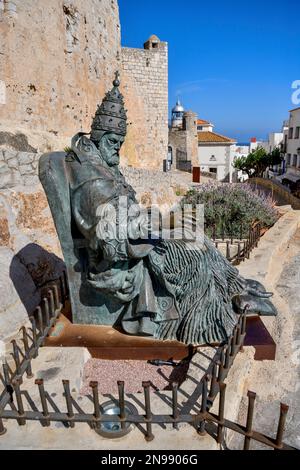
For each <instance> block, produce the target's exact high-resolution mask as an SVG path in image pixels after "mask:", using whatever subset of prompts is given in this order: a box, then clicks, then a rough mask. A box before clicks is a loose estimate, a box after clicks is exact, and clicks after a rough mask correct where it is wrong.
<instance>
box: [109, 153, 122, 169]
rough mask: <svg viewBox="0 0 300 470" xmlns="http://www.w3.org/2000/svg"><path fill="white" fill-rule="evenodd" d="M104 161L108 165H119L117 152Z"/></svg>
mask: <svg viewBox="0 0 300 470" xmlns="http://www.w3.org/2000/svg"><path fill="white" fill-rule="evenodd" d="M106 163H107V164H108V165H109V166H117V165H119V163H120V156H119V154H118V153H114V154H113V155H111V156H110V157H109V158H108V159H107V160H106Z"/></svg>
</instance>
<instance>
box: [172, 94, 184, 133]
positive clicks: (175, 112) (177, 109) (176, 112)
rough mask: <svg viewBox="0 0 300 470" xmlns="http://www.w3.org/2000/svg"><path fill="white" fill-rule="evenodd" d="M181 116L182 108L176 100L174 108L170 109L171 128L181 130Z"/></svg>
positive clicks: (182, 113)
mask: <svg viewBox="0 0 300 470" xmlns="http://www.w3.org/2000/svg"><path fill="white" fill-rule="evenodd" d="M183 115H184V107H183V106H182V104H181V103H180V101H179V100H177V103H176V106H174V108H173V109H172V127H179V128H180V129H182V126H183Z"/></svg>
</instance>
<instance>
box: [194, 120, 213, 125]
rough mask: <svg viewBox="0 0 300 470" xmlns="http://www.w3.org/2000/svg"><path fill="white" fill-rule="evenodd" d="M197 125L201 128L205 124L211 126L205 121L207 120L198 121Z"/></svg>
mask: <svg viewBox="0 0 300 470" xmlns="http://www.w3.org/2000/svg"><path fill="white" fill-rule="evenodd" d="M197 124H198V126H201V125H203V124H210V122H209V121H205V119H198V121H197Z"/></svg>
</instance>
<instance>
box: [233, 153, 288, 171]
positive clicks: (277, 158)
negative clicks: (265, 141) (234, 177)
mask: <svg viewBox="0 0 300 470" xmlns="http://www.w3.org/2000/svg"><path fill="white" fill-rule="evenodd" d="M281 162H282V157H281V154H280V149H279V148H275V149H274V150H273V151H272V152H270V153H267V152H266V150H265V149H264V148H262V147H258V149H257V150H255V151H254V152H252V153H249V155H248V156H247V157H239V158H237V159H236V160H235V161H234V164H233V166H234V168H235V169H236V170H240V171H244V172H246V173H247V175H248V176H249V178H255V177H262V176H263V174H264V172H265V171H266V169H267V168H269V167H272V166H273V165H280V163H281Z"/></svg>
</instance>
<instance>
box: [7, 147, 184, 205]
mask: <svg viewBox="0 0 300 470" xmlns="http://www.w3.org/2000/svg"><path fill="white" fill-rule="evenodd" d="M40 156H41V154H40V153H32V152H18V151H15V150H1V149H0V190H4V189H12V190H13V189H14V188H17V187H27V188H31V189H32V188H34V187H39V177H38V161H39V158H40ZM121 169H122V172H123V174H124V176H125V178H126V179H127V180H128V182H129V183H130V184H131V185H132V186H133V188H134V189H135V190H136V192H137V196H138V199H139V201H140V202H142V203H145V204H148V203H152V204H160V205H161V204H171V205H172V204H173V203H175V202H176V200H177V198H178V196H179V195H182V194H183V193H184V192H185V191H186V190H187V189H188V188H189V186H190V185H191V183H192V177H191V175H190V174H185V173H182V172H169V173H163V172H162V171H160V170H155V169H145V168H133V167H128V166H123V167H121Z"/></svg>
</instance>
